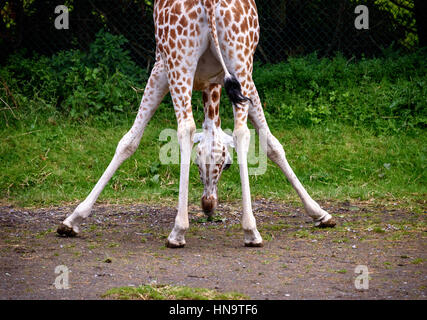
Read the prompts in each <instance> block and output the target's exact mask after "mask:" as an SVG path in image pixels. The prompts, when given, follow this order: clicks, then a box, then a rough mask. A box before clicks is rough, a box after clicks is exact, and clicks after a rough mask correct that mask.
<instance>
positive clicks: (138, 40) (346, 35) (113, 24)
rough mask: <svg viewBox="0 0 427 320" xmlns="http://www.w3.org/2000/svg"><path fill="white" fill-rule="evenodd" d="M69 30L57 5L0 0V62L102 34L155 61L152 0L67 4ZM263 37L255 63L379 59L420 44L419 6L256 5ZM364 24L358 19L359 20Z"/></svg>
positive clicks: (355, 1) (340, 1) (289, 1)
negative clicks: (59, 21)
mask: <svg viewBox="0 0 427 320" xmlns="http://www.w3.org/2000/svg"><path fill="white" fill-rule="evenodd" d="M62 2H63V5H65V6H67V7H68V9H69V26H68V29H61V30H58V29H56V28H55V18H57V16H58V14H55V8H56V7H57V6H58V0H13V1H4V0H0V13H1V17H2V20H1V21H0V45H1V47H2V50H1V53H0V58H1V59H2V61H4V60H5V58H6V57H7V55H8V54H10V53H11V52H13V51H15V50H17V49H21V48H25V49H26V50H28V51H29V52H37V53H40V54H45V55H51V54H54V53H56V52H58V51H60V50H66V49H82V50H85V49H87V48H88V47H89V45H90V44H91V43H92V42H93V40H94V39H95V35H96V34H97V32H98V31H99V30H101V29H105V30H107V31H108V32H111V33H113V34H122V35H124V36H125V37H126V39H127V40H128V43H127V44H126V46H127V49H128V50H129V51H130V53H131V56H132V58H133V59H134V60H135V61H136V62H137V63H139V64H141V65H146V66H147V67H149V66H150V65H151V64H152V62H153V58H154V51H155V41H154V25H153V5H154V4H153V2H154V1H148V0H63V1H62ZM358 5H364V6H366V8H367V9H368V10H369V11H368V16H367V17H368V18H367V19H365V20H366V21H363V22H364V23H368V29H358V28H356V26H355V20H356V19H357V18H358V17H360V14H362V13H363V12H359V13H356V12H355V9H356V7H357V6H358ZM257 7H258V12H259V19H260V26H261V40H260V43H259V46H258V50H257V53H256V60H258V61H261V62H268V63H276V62H280V61H284V60H286V59H287V58H288V57H290V56H297V55H304V54H309V53H312V52H317V54H318V55H319V56H333V55H335V54H336V53H337V52H340V53H342V54H344V55H345V56H347V57H352V56H355V57H360V56H367V57H369V56H374V55H377V54H379V53H381V52H382V50H383V49H384V48H387V47H390V46H394V47H395V48H401V49H405V50H412V49H414V48H416V47H417V31H416V21H415V16H414V3H413V1H409V0H393V1H387V0H367V1H359V0H268V1H267V0H262V1H261V0H258V1H257ZM359 19H360V18H359Z"/></svg>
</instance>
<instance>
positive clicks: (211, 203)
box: [202, 196, 218, 217]
mask: <svg viewBox="0 0 427 320" xmlns="http://www.w3.org/2000/svg"><path fill="white" fill-rule="evenodd" d="M217 203H218V201H217V200H216V199H215V198H214V197H213V196H209V197H206V196H203V197H202V209H203V212H204V213H205V214H206V215H207V216H208V217H211V216H213V214H214V211H215V208H216V206H217Z"/></svg>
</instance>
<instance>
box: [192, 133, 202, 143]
mask: <svg viewBox="0 0 427 320" xmlns="http://www.w3.org/2000/svg"><path fill="white" fill-rule="evenodd" d="M202 138H203V132H199V133H195V134H194V137H193V142H194V143H199V142H200V141H201V140H202Z"/></svg>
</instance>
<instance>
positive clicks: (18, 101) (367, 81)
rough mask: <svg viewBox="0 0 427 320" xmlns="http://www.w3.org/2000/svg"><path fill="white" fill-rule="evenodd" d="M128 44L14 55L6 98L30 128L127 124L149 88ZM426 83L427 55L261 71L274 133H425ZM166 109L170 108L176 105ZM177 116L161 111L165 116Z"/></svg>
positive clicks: (309, 62) (115, 40)
mask: <svg viewBox="0 0 427 320" xmlns="http://www.w3.org/2000/svg"><path fill="white" fill-rule="evenodd" d="M126 43H127V40H126V39H125V38H124V37H123V36H116V35H112V34H110V33H107V32H105V31H102V30H101V31H100V32H99V33H98V34H97V37H96V40H95V41H94V43H93V44H92V45H91V46H90V48H89V50H88V52H82V51H79V50H70V51H64V52H60V53H58V54H56V55H54V56H52V57H50V58H49V57H40V56H34V57H31V58H28V57H27V58H25V55H24V54H22V53H21V54H16V55H13V56H11V57H10V59H9V61H8V62H7V64H6V65H5V66H4V67H2V68H1V69H0V77H1V78H2V79H3V82H4V83H6V84H7V86H8V87H9V91H11V92H12V93H13V100H12V97H11V94H10V93H8V92H7V90H2V91H0V94H1V96H2V97H3V100H4V101H5V102H6V103H8V105H9V106H10V105H13V104H15V105H18V109H19V110H16V112H15V113H17V114H18V116H19V117H21V118H22V117H27V118H28V119H30V120H31V121H32V119H34V118H35V117H40V116H42V115H44V114H47V115H49V116H50V117H55V116H56V115H58V116H62V117H64V116H65V117H67V118H70V119H72V120H73V119H79V120H81V119H85V121H87V119H95V120H102V121H104V122H108V121H111V119H116V118H120V117H119V115H120V114H124V115H126V116H128V115H129V114H130V113H131V112H134V111H136V110H137V106H138V103H139V100H140V98H141V94H142V92H143V90H138V89H136V88H143V87H144V84H145V82H146V81H147V77H148V74H147V73H146V71H145V70H143V69H142V68H140V67H139V66H138V65H136V64H135V62H134V61H132V59H131V58H130V55H129V52H128V51H126V50H124V49H123V46H124V45H125V44H126ZM426 76H427V54H426V51H425V50H424V51H422V50H420V51H418V52H415V53H412V54H407V55H400V54H399V53H398V52H395V51H392V50H385V51H384V54H383V57H381V58H375V59H361V60H359V61H355V60H353V59H350V60H348V59H346V58H345V57H343V56H342V55H339V54H338V55H337V56H336V57H335V58H333V59H329V58H321V59H320V58H318V57H317V56H316V54H311V55H309V56H306V57H299V58H290V59H289V60H288V61H287V62H286V63H285V62H284V63H280V64H275V65H264V66H261V65H259V64H257V65H255V68H254V81H255V84H256V86H257V89H258V92H259V94H260V96H261V100H262V101H263V105H264V108H265V114H266V118H267V120H268V121H269V123H270V125H271V126H273V127H274V126H276V127H282V126H284V125H285V126H292V125H299V126H301V125H302V126H312V125H321V124H323V123H330V122H339V123H343V124H346V125H352V126H354V127H365V128H370V129H372V130H374V132H376V133H385V134H387V133H395V132H402V131H406V132H409V131H411V130H412V129H414V128H425V127H426V124H427V114H426V112H427V111H426V110H427V102H426V101H427V99H426V97H427V86H426V84H427V77H426ZM223 97H224V99H222V102H221V105H222V108H221V115H222V117H223V119H224V120H226V119H232V115H233V113H232V108H231V105H230V103H229V101H228V99H227V98H226V96H225V95H223ZM164 103H165V104H170V103H171V102H170V98H167V99H166V100H165V101H164ZM193 105H194V106H195V108H194V109H198V108H199V105H201V97H200V94H199V93H195V94H194V95H193ZM170 112H171V109H170V108H160V110H159V111H158V113H160V114H162V113H163V115H165V116H169V115H170ZM3 113H4V117H5V118H6V119H7V120H8V121H7V123H8V124H9V125H10V124H11V123H13V120H14V117H12V115H11V113H10V110H9V109H8V108H3ZM18 116H17V117H18ZM172 118H173V115H172ZM196 118H197V119H201V116H200V115H196Z"/></svg>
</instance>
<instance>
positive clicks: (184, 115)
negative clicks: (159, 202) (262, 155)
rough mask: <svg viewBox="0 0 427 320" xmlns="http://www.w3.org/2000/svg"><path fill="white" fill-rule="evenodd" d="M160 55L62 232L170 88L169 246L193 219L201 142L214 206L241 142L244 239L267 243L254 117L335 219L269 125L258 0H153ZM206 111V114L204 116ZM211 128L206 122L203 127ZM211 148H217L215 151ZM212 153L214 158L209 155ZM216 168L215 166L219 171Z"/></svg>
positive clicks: (273, 153)
mask: <svg viewBox="0 0 427 320" xmlns="http://www.w3.org/2000/svg"><path fill="white" fill-rule="evenodd" d="M153 17H154V24H155V39H156V62H155V64H154V67H153V70H152V72H151V75H150V77H149V80H148V82H147V85H146V88H145V91H144V94H143V97H142V100H141V104H140V107H139V110H138V114H137V116H136V119H135V121H134V123H133V125H132V127H131V129H130V130H129V131H128V132H127V133H126V134H125V135H124V136H123V137H122V139H121V140H120V142H119V143H118V145H117V148H116V152H115V154H114V156H113V159H112V160H111V162H110V164H109V165H108V167H107V169H106V170H105V172H104V173H103V175H102V176H101V178H100V179H99V180H98V182H97V183H96V185H95V187H94V188H93V190H92V191H91V192H90V194H89V195H88V196H87V197H86V199H85V200H84V201H83V202H81V203H80V204H79V205H78V206H77V207H76V208H75V210H74V211H73V213H72V214H71V215H70V216H68V217H67V218H66V219H65V220H64V221H63V222H62V223H61V225H60V226H59V227H58V230H57V232H58V233H59V234H60V235H64V236H75V235H77V234H78V233H79V225H80V224H81V222H82V221H83V220H84V219H85V218H87V217H88V216H89V214H90V212H91V209H92V207H93V205H94V203H95V201H96V200H97V198H98V196H99V194H100V193H101V191H102V190H103V189H104V187H105V185H106V184H107V183H108V181H109V180H110V178H111V177H112V176H113V174H114V173H115V171H116V170H117V169H118V168H119V166H120V165H121V164H122V163H123V162H124V161H125V160H126V159H128V158H129V157H130V156H131V155H132V154H133V153H134V152H135V150H136V149H137V147H138V145H139V142H140V140H141V137H142V135H143V132H144V129H145V127H146V125H147V123H148V122H149V121H150V119H151V117H152V116H153V114H154V113H155V111H156V110H157V108H158V106H159V104H160V102H161V100H162V99H163V97H164V96H165V95H166V94H167V93H168V92H170V94H171V97H172V102H173V107H174V111H175V115H176V119H177V126H178V129H177V136H178V142H179V146H180V154H181V155H180V160H181V161H180V182H179V199H178V210H177V211H178V212H177V215H176V218H175V224H174V227H173V229H172V231H171V233H170V235H169V237H168V239H167V243H166V244H167V246H168V247H170V248H180V247H183V246H184V245H185V244H186V242H185V232H186V230H187V229H188V228H189V221H188V183H189V170H190V168H189V167H190V158H191V151H192V148H193V145H194V143H195V142H197V143H198V146H197V157H196V163H197V164H198V167H199V172H200V175H201V178H202V181H203V183H204V184H205V190H204V195H203V196H202V207H203V208H204V210H205V212H208V213H209V212H212V210H213V209H214V207H215V206H216V183H217V181H218V178H219V177H220V175H221V172H222V171H223V170H224V169H226V167H227V166H228V165H229V163H230V159H229V158H230V156H229V154H228V152H227V151H226V149H227V147H228V146H233V145H234V147H235V149H236V153H237V159H238V163H239V170H240V179H241V186H242V211H243V214H242V221H241V224H242V228H243V232H244V244H245V246H249V247H260V246H262V245H263V241H262V237H261V235H260V233H259V232H258V230H257V226H256V220H255V217H254V215H253V212H252V204H251V196H250V186H249V176H248V165H247V153H248V147H249V141H250V132H249V129H248V126H247V120H248V119H249V120H250V121H251V122H252V124H253V126H254V127H255V129H256V130H257V132H258V133H259V134H260V133H261V132H263V133H264V134H266V136H267V143H266V150H265V151H266V153H267V156H268V157H269V158H270V159H271V160H272V161H273V162H274V163H276V164H277V165H278V166H279V167H280V169H281V170H282V171H283V173H284V174H285V176H286V177H287V179H288V180H289V181H290V183H291V185H292V186H293V188H294V189H295V190H296V192H297V194H298V195H299V197H300V198H301V200H302V203H303V205H304V207H305V210H306V212H307V214H308V215H309V216H311V217H312V218H313V220H314V223H315V225H316V226H318V227H333V226H335V222H334V220H333V218H332V216H331V215H330V214H329V213H328V212H326V211H325V210H323V209H322V208H321V207H320V206H319V205H318V204H317V202H316V201H314V200H313V199H312V198H311V197H310V195H309V194H308V193H307V191H306V190H305V189H304V187H303V186H302V184H301V183H300V181H299V180H298V178H297V177H296V175H295V174H294V172H293V170H292V168H291V167H290V165H289V163H288V161H287V159H286V155H285V151H284V149H283V146H282V145H281V144H280V142H279V141H278V140H277V139H276V138H275V137H274V136H273V134H272V133H271V131H270V129H269V127H268V124H267V122H266V119H265V116H264V112H263V109H262V105H261V101H260V99H259V96H258V93H257V90H256V87H255V84H254V82H253V79H252V71H253V55H254V52H255V49H256V47H257V44H258V41H259V31H260V30H259V23H258V13H257V8H256V4H255V1H254V0H173V1H172V0H156V1H155V2H154V14H153ZM222 86H224V87H225V91H226V93H227V94H228V96H229V98H230V100H231V102H232V106H233V114H234V130H233V135H232V137H230V136H228V135H226V134H224V133H223V132H222V130H221V129H220V119H219V99H220V97H219V95H220V91H221V87H222ZM193 90H198V91H203V92H204V104H205V108H204V111H205V122H204V130H203V132H202V133H201V134H195V130H196V125H195V122H194V118H193V113H192V106H191V95H192V91H193ZM206 113H207V116H206ZM205 128H206V129H205ZM212 150H214V151H212ZM212 156H213V157H214V158H215V161H214V163H215V165H211V164H210V163H208V162H207V161H206V159H209V157H212ZM214 170H216V171H215V172H214Z"/></svg>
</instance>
